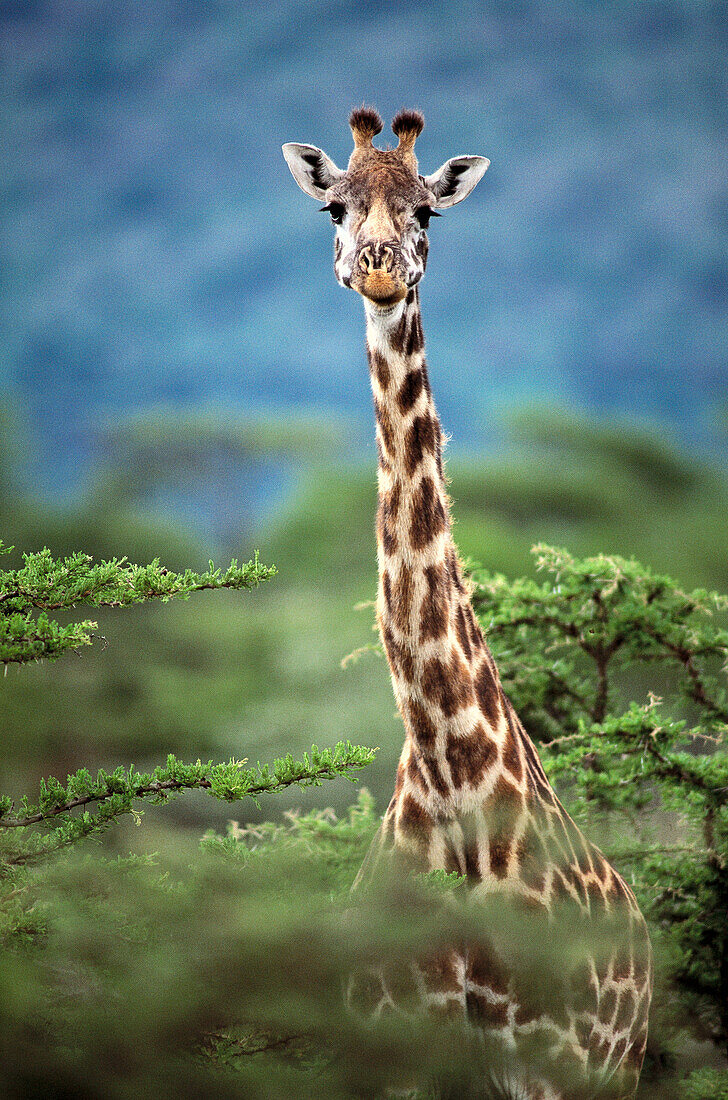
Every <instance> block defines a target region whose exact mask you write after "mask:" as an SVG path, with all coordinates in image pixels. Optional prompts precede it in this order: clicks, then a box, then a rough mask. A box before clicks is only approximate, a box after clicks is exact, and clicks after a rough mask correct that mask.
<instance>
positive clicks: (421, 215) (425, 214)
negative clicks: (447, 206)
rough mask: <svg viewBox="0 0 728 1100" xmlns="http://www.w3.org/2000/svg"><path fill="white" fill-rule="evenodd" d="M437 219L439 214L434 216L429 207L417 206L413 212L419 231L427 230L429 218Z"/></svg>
mask: <svg viewBox="0 0 728 1100" xmlns="http://www.w3.org/2000/svg"><path fill="white" fill-rule="evenodd" d="M437 217H439V214H436V213H435V211H434V210H431V209H430V207H429V206H418V207H417V209H416V210H415V218H416V219H417V222H418V224H419V227H420V229H427V227H428V225H429V224H430V218H437Z"/></svg>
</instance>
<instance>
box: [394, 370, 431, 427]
mask: <svg viewBox="0 0 728 1100" xmlns="http://www.w3.org/2000/svg"><path fill="white" fill-rule="evenodd" d="M424 384H425V372H424V368H422V367H420V368H419V370H411V371H410V372H409V374H408V375H407V377H406V378H405V380H404V382H403V383H402V386H401V388H400V391H399V393H398V394H397V404H398V405H399V407H400V410H401V412H402V415H403V416H404V415H405V414H406V413H408V412H409V411H410V409H411V408H413V406H414V404H415V402H416V401H417V398H418V397H419V396H420V394H421V393H422V389H423V386H424Z"/></svg>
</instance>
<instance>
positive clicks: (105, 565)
mask: <svg viewBox="0 0 728 1100" xmlns="http://www.w3.org/2000/svg"><path fill="white" fill-rule="evenodd" d="M11 549H12V547H6V546H3V544H2V542H0V553H9V552H10V550H11ZM275 572H276V570H275V567H272V566H265V565H262V564H261V563H260V562H259V561H258V557H257V555H256V556H255V558H254V559H253V560H251V561H249V562H247V564H244V565H242V566H241V565H239V564H238V562H237V561H236V560H233V561H232V562H231V563H230V565H229V566H228V568H227V569H225V570H222V569H219V568H216V567H215V565H214V564H213V562H210V563H209V568H208V569H207V571H206V572H204V573H195V572H193V570H191V569H187V570H186V571H185V572H184V573H175V572H173V571H172V570H170V569H167V568H166V567H165V566H163V565H161V564H160V561H159V559H158V558H155V559H154V561H153V562H151V563H150V564H149V565H133V564H132V563H131V562H129V561H127V559H126V558H112V559H111V561H103V562H97V563H96V564H94V562H93V559H92V558H91V557H90V556H89V555H88V554H82V553H76V554H72V555H70V557H66V558H62V559H56V558H54V557H53V555H52V554H51V552H50V550H48V549H47V548H46V549H44V550H41V551H39V552H38V553H32V554H24V555H23V566H22V567H21V568H20V569H10V570H4V571H0V663H3V664H5V665H6V667H7V665H8V664H11V663H17V664H21V663H25V662H27V661H33V660H38V659H40V658H49V659H55V658H57V657H59V656H60V655H61V654H62V653H64V652H65V651H66V650H68V649H77V648H78V647H79V646H82V645H90V644H91V641H92V638H93V634H92V631H93V630H94V629H95V628H96V625H97V624H96V623H95V622H92V621H91V620H84V621H82V622H76V623H71V624H69V625H66V626H63V625H61V624H60V623H58V622H56V621H55V619H52V618H50V617H49V615H48V612H57V611H65V610H69V609H71V608H74V607H77V606H78V605H79V604H84V605H87V606H90V607H129V606H130V605H132V604H138V603H145V602H146V601H148V600H162V601H165V602H166V601H168V600H171V599H177V598H179V599H188V598H189V596H190V595H191V594H192V593H193V592H201V591H204V590H211V589H220V588H232V589H241V588H254V587H257V585H259V584H260V583H261V582H263V581H267V580H270V578H271V577H273V576H274V575H275Z"/></svg>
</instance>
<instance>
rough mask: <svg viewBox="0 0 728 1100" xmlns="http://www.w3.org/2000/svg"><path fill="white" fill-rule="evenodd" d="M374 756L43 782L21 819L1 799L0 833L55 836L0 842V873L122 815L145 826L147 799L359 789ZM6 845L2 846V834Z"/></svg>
mask: <svg viewBox="0 0 728 1100" xmlns="http://www.w3.org/2000/svg"><path fill="white" fill-rule="evenodd" d="M374 755H375V750H373V749H367V748H362V747H361V746H359V745H352V744H350V743H349V742H346V744H344V743H343V742H339V744H338V745H336V746H335V748H333V749H323V750H320V749H318V748H317V747H316V745H314V746H313V747H312V748H311V753H310V755H309V754H308V753H306V754H304V758H303V760H294V759H293V757H292V756H291V754H290V753H289V754H288V755H287V756H285V757H283V758H281V759H278V760H275V761H274V762H273V764H272V765H268V764H263V765H261V764H258V765H257V766H256V767H254V768H246V767H245V761H244V760H230V761H229V762H228V763H227V764H213V762H212V761H211V760H209V761H208V762H207V763H206V764H203V763H201V761H199V760H198V761H197V763H196V764H183V763H181V762H180V761H179V760H177V759H176V758H175V757H174V756H173V755H172V754H170V755H169V756H168V757H167V764H166V766H165V767H161V766H160V767H157V768H155V769H154V771H153V772H151V773H146V772H144V773H139V772H136V771H135V770H134V766H133V765H132V766H131V767H129V768H125V767H124V766H123V765H121V766H119V767H118V768H116V770H115V771H113V772H112V773H111V774H107V773H106V772H105V771H103V770H100V771H99V773H98V775H97V777H96V779H93V778H92V777H91V774H90V772H89V771H88V770H87V769H86V768H81V769H79V771H77V772H76V774H75V775H69V776H68V782H67V784H66V785H65V786H64V784H62V783H61V782H60V781H59V780H58V779H56V778H55V777H53V776H51V777H50V778H48V779H41V782H40V796H39V799H38V802H37V803H36V804H33V803H30V802H29V801H28V799H27V798H23V799H22V800H21V803H20V813H19V814H17V815H14V816H13V814H12V810H13V801H12V799H11V798H9V797H8V796H0V830H13V829H26V828H28V827H29V826H37V825H49V824H50V825H52V826H53V828H52V831H51V832H50V833H48V832H34V833H33V834H32V835H31V837H30V839H29V840H27V839H25V838H24V839H23V841H21V842H19V843H17V844H12V843H7V842H5V843H2V842H0V870H1V869H2V866H3V864H5V866H12V865H17V864H21V863H27V862H29V861H31V860H37V859H38V858H39V857H41V856H43V855H47V854H48V853H49V852H52V851H56V850H57V849H58V848H61V847H64V846H66V845H69V844H73V843H74V841H76V840H79V839H81V838H82V837H87V836H91V835H93V834H95V833H98V832H100V831H101V830H103V829H106V828H108V826H109V825H111V824H113V823H114V822H115V821H117V820H118V819H119V818H120V817H121V816H122V815H123V814H132V815H134V816H135V817H136V818H137V820H139V811H138V809H136V808H135V807H136V803H138V802H139V801H140V800H143V799H147V800H149V801H150V802H151V804H152V805H156V804H158V803H162V802H166V801H167V800H168V799H169V798H170V797H173V796H174V795H177V794H179V793H180V792H181V791H184V790H193V789H198V790H203V791H207V792H208V793H209V794H211V795H212V796H213V798H217V799H219V800H221V801H224V802H238V801H241V800H242V799H244V798H252V799H253V800H254V801H255V802H256V804H258V802H257V800H258V796H259V795H261V794H275V793H277V792H278V791H282V790H284V789H285V788H286V787H290V786H292V785H294V784H295V785H296V786H299V787H318V786H320V785H321V783H322V782H323V781H324V780H326V779H336V778H338V777H344V778H346V779H350V780H351V781H352V782H355V780H354V778H353V777H352V776H351V774H350V773H351V772H352V771H356V770H358V769H360V768H365V767H366V766H367V765H368V764H370V763H371V762H372V761H373V759H374ZM92 804H94V805H95V806H96V809H95V812H93V813H91V812H89V811H88V810H85V809H84V810H83V812H82V813H81V814H80V815H79V816H75V817H73V816H71V814H72V812H73V811H74V810H78V809H82V808H83V807H86V806H89V805H92ZM0 838H3V833H2V832H1V831H0ZM3 840H4V838H3Z"/></svg>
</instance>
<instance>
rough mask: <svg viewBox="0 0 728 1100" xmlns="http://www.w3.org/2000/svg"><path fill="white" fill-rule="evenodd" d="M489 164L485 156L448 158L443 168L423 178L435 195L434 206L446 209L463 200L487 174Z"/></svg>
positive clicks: (426, 185)
mask: <svg viewBox="0 0 728 1100" xmlns="http://www.w3.org/2000/svg"><path fill="white" fill-rule="evenodd" d="M489 164H490V161H489V160H486V158H485V157H452V158H451V160H446V161H445V163H444V164H443V166H442V168H438V169H437V171H436V172H433V173H432V175H431V176H425V177H424V179H423V183H424V185H425V187H426V188H427V189H428V190H429V191H432V193H433V195H434V196H435V202H434V203H433V206H436V207H439V208H440V209H442V210H444V209H445V208H446V207H448V206H454V205H455V203H456V202H462V201H463V199H466V198H467V197H468V195H469V194H470V192H471V191H472V190H473V188H474V187H475V185H476V183H477V182H478V180H479V179H481V178H482V176H483V175H484V174H485V171H486V169H487V168H488V165H489Z"/></svg>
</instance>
